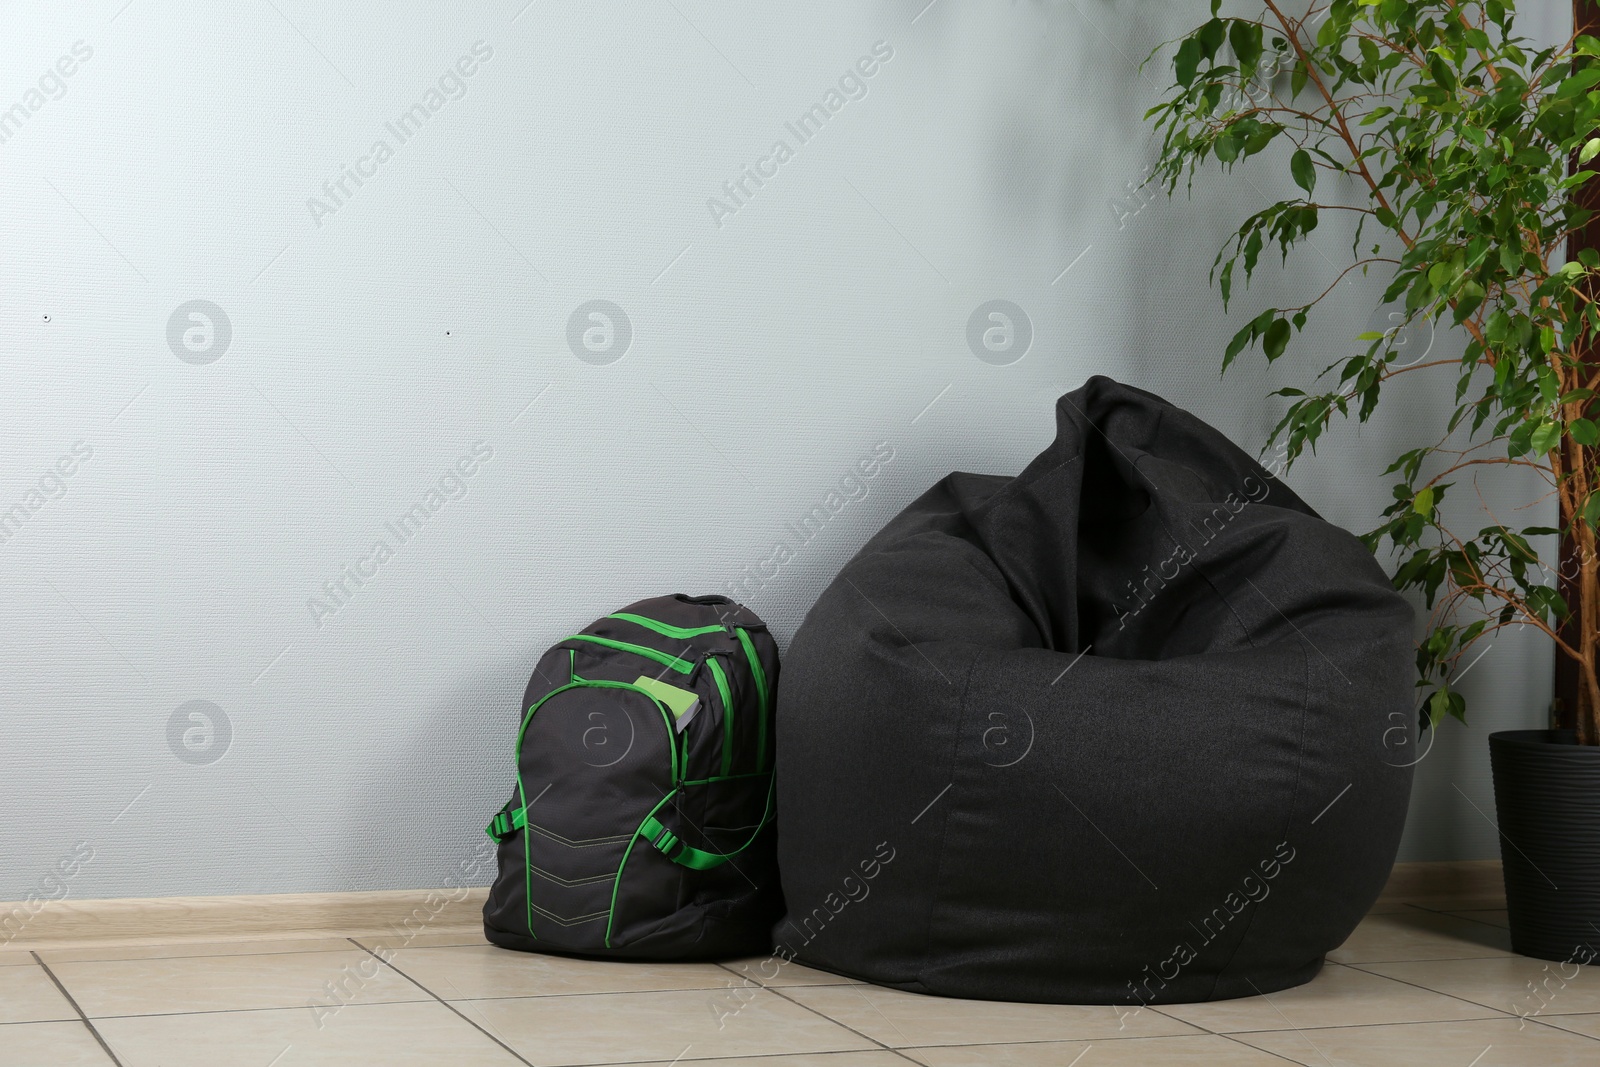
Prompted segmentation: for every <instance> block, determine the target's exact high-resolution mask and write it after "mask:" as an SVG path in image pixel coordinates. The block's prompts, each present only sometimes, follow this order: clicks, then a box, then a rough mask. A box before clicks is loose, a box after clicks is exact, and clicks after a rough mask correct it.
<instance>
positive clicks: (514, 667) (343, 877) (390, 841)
mask: <svg viewBox="0 0 1600 1067" xmlns="http://www.w3.org/2000/svg"><path fill="white" fill-rule="evenodd" d="M562 636H564V635H562V634H550V635H543V636H541V637H539V638H537V639H533V638H529V639H522V640H519V641H518V644H519V645H521V646H522V651H519V652H513V651H510V650H508V649H505V648H500V649H498V650H496V651H495V653H494V654H493V655H492V656H491V657H490V658H488V659H486V660H483V661H480V662H478V663H476V664H474V665H473V666H472V667H471V668H470V669H468V670H465V671H463V672H462V673H461V675H460V677H459V679H458V680H457V682H456V684H455V685H454V686H453V687H452V688H451V689H450V690H449V691H447V692H445V693H443V694H442V695H440V696H439V697H437V698H436V699H434V700H433V701H431V702H429V703H428V704H427V705H426V706H425V707H424V708H423V709H422V710H421V712H420V714H418V715H416V716H415V718H414V719H413V720H412V721H414V722H415V723H416V729H415V730H413V731H411V732H409V733H405V734H396V735H392V736H391V737H389V738H388V740H387V746H386V747H387V751H385V752H378V753H374V754H373V755H372V757H371V759H370V760H369V761H368V763H367V766H369V767H374V768H381V774H380V773H374V774H370V775H368V776H367V777H365V778H363V779H359V780H357V781H353V782H352V783H351V784H350V786H349V794H348V799H347V802H346V814H347V818H344V819H343V820H341V825H342V826H343V827H344V828H345V829H346V830H347V832H348V835H349V836H348V837H347V838H346V840H345V842H344V845H343V847H342V848H341V849H340V850H339V851H338V852H336V853H334V854H335V855H337V856H340V857H342V858H343V859H344V860H345V861H347V862H348V867H347V869H346V870H344V871H340V872H337V874H338V877H337V878H336V879H335V880H336V881H338V882H341V883H344V885H343V888H346V889H367V888H383V889H415V888H436V887H440V886H452V885H461V884H466V885H480V886H481V885H488V884H489V883H490V882H491V881H492V880H493V878H494V851H493V848H492V845H491V844H490V842H489V839H488V837H487V835H485V834H484V832H483V828H484V826H486V825H487V824H488V822H489V819H490V817H491V816H492V815H494V813H495V812H496V811H498V810H499V809H500V806H501V805H502V804H504V803H505V802H506V799H507V798H508V797H509V796H510V795H511V790H512V788H513V787H514V786H515V784H516V765H515V760H514V758H513V752H514V746H515V743H516V731H517V726H518V724H519V723H520V721H521V714H520V707H519V706H520V704H521V701H522V694H523V691H524V690H525V689H526V688H527V684H528V677H529V675H531V674H532V673H533V666H534V664H535V663H536V662H538V659H539V656H540V655H541V654H542V653H543V652H544V651H545V649H546V648H547V647H549V646H550V645H552V644H554V643H555V642H556V641H558V640H560V638H561V637H562ZM397 801H403V804H404V806H403V807H400V806H398V805H397ZM412 827H429V828H431V829H430V833H429V837H428V838H427V839H422V840H419V839H417V838H416V837H415V836H414V833H413V832H412V830H411V829H409V828H412ZM471 910H473V909H469V908H467V907H466V906H464V905H461V904H459V903H457V904H451V905H449V907H448V908H447V909H446V910H445V911H444V912H443V913H441V914H440V915H438V916H436V917H434V919H433V921H436V922H437V921H448V922H450V923H452V924H457V925H459V924H461V923H462V922H464V921H465V922H468V923H470V922H472V921H473V920H474V917H475V913H474V914H473V915H469V914H468V911H471Z"/></svg>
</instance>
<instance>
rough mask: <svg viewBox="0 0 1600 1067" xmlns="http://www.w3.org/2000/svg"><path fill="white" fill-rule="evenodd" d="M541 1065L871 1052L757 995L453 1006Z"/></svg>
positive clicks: (696, 993)
mask: <svg viewBox="0 0 1600 1067" xmlns="http://www.w3.org/2000/svg"><path fill="white" fill-rule="evenodd" d="M456 1007H457V1008H459V1009H460V1010H461V1011H462V1012H463V1013H465V1014H466V1015H467V1017H468V1018H471V1019H473V1020H474V1021H477V1022H479V1023H480V1024H481V1025H482V1026H483V1027H484V1028H485V1029H486V1030H488V1031H489V1032H490V1033H492V1034H495V1035H496V1036H498V1037H499V1038H500V1040H502V1041H504V1042H505V1043H506V1044H507V1045H509V1046H510V1047H511V1048H513V1049H516V1050H517V1052H518V1053H520V1054H521V1055H523V1056H525V1057H527V1058H528V1059H529V1060H530V1061H532V1062H534V1063H538V1064H541V1065H546V1067H549V1065H558V1064H593V1063H621V1062H638V1061H641V1060H646V1061H648V1060H663V1061H667V1062H671V1061H672V1060H674V1059H679V1060H689V1059H721V1058H724V1057H732V1056H747V1057H755V1056H772V1055H777V1054H780V1053H800V1052H808V1053H814V1052H843V1051H852V1050H868V1049H871V1048H872V1047H873V1046H872V1043H871V1042H869V1041H867V1040H865V1039H863V1038H862V1037H861V1036H860V1035H858V1034H853V1033H851V1032H850V1031H849V1030H847V1029H845V1028H844V1027H842V1026H840V1025H839V1024H838V1023H834V1022H830V1021H828V1020H827V1019H824V1018H822V1017H821V1016H819V1015H817V1014H816V1013H815V1012H810V1011H807V1010H806V1009H805V1008H802V1007H800V1006H799V1005H797V1004H791V1003H790V1002H789V1001H787V1000H784V999H783V998H782V997H780V996H778V995H777V994H776V993H772V992H769V991H767V990H756V991H755V992H754V993H751V994H747V995H746V996H744V997H743V998H739V997H735V996H733V995H731V994H730V993H728V992H727V991H725V990H709V989H700V990H692V991H691V990H679V991H674V992H667V993H606V994H598V995H593V996H574V997H532V998H529V999H526V1000H469V1001H462V1002H460V1003H458V1004H457V1005H456Z"/></svg>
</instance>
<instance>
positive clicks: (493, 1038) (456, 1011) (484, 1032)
mask: <svg viewBox="0 0 1600 1067" xmlns="http://www.w3.org/2000/svg"><path fill="white" fill-rule="evenodd" d="M346 940H348V941H349V942H350V943H351V944H352V945H355V946H356V947H357V948H359V949H360V950H361V951H362V952H365V953H366V954H367V955H369V956H371V957H372V958H373V959H375V960H377V961H378V962H379V963H380V964H382V965H383V966H385V967H387V968H389V969H390V970H391V971H393V972H394V973H395V974H398V975H399V976H400V977H401V978H404V979H405V980H406V981H408V982H410V983H411V984H412V985H414V986H416V987H417V988H418V989H420V990H422V991H423V992H424V993H426V994H428V996H430V997H432V998H433V999H434V1000H437V1001H438V1002H439V1003H440V1004H443V1005H444V1006H445V1008H446V1009H448V1010H449V1011H450V1012H451V1013H452V1014H454V1015H456V1016H458V1017H459V1018H460V1019H461V1021H462V1022H464V1023H466V1024H467V1025H468V1026H470V1027H472V1028H473V1029H474V1030H476V1031H478V1032H479V1033H480V1034H482V1035H483V1036H484V1037H487V1038H488V1039H489V1040H490V1041H493V1042H494V1043H495V1044H497V1045H499V1046H500V1047H501V1048H503V1049H505V1050H506V1051H507V1052H509V1053H510V1054H511V1055H512V1056H515V1057H516V1059H517V1062H518V1063H524V1064H527V1067H535V1065H534V1064H533V1063H532V1061H530V1060H527V1059H524V1058H523V1056H522V1054H521V1053H519V1052H518V1051H517V1050H516V1049H514V1048H512V1047H511V1046H510V1045H508V1044H506V1043H505V1042H504V1041H502V1040H500V1038H499V1037H498V1036H497V1035H495V1034H493V1033H490V1032H489V1031H488V1030H487V1029H485V1028H484V1026H483V1025H482V1024H481V1023H479V1022H478V1021H477V1020H475V1019H471V1018H468V1017H467V1015H466V1014H465V1013H463V1012H462V1011H461V1010H460V1009H459V1008H457V1007H456V1006H455V1005H454V1004H452V1003H450V1002H449V1001H448V1000H446V999H444V998H443V997H441V996H440V995H439V994H437V993H435V992H434V991H433V990H431V989H429V988H428V987H427V986H425V985H423V984H422V983H421V982H419V981H417V980H416V979H415V978H413V977H411V976H410V975H409V974H407V973H406V972H404V971H402V970H401V969H400V968H398V967H396V966H395V965H394V963H393V961H392V960H386V959H384V958H383V957H382V956H380V955H378V954H377V953H376V952H374V951H372V950H371V949H370V948H368V947H367V946H365V945H363V944H361V942H359V941H357V940H356V939H355V938H353V937H352V938H347V939H346ZM508 999H510V998H508Z"/></svg>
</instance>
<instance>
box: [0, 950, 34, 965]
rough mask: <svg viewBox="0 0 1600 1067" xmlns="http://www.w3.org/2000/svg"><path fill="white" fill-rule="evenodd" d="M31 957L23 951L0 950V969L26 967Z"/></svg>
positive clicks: (30, 961) (31, 959)
mask: <svg viewBox="0 0 1600 1067" xmlns="http://www.w3.org/2000/svg"><path fill="white" fill-rule="evenodd" d="M31 963H33V956H32V955H30V954H29V953H28V952H27V951H25V950H23V949H0V967H26V966H28V965H30V964H31Z"/></svg>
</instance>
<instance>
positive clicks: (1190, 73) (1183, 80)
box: [1172, 37, 1200, 89]
mask: <svg viewBox="0 0 1600 1067" xmlns="http://www.w3.org/2000/svg"><path fill="white" fill-rule="evenodd" d="M1199 68H1200V42H1199V41H1198V40H1196V39H1195V38H1193V37H1185V38H1184V39H1183V43H1182V44H1180V45H1179V46H1178V54H1177V56H1176V57H1175V58H1174V59H1173V61H1172V69H1173V72H1174V73H1175V74H1176V75H1177V78H1178V84H1179V85H1181V86H1183V87H1184V88H1185V89H1187V88H1188V87H1189V86H1190V85H1191V84H1192V83H1193V82H1194V74H1195V71H1196V70H1198V69H1199Z"/></svg>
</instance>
